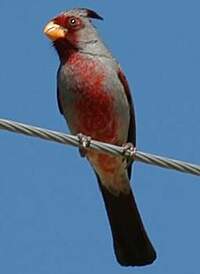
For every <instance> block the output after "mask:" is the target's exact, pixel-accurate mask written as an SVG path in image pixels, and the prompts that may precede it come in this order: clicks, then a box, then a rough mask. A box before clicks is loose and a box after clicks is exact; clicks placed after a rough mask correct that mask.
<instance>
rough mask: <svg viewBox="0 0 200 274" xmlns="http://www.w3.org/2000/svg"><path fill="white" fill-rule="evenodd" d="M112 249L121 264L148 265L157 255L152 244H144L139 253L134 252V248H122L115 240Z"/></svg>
mask: <svg viewBox="0 0 200 274" xmlns="http://www.w3.org/2000/svg"><path fill="white" fill-rule="evenodd" d="M114 250H115V255H116V258H117V261H118V263H119V264H120V265H122V266H145V265H149V264H152V263H153V262H154V261H155V259H156V257H157V256H156V252H155V250H154V248H153V246H148V247H145V246H144V249H143V251H140V252H139V254H136V253H135V252H134V251H135V250H131V248H130V249H126V250H124V248H123V247H122V246H120V244H118V243H117V242H116V241H115V242H114Z"/></svg>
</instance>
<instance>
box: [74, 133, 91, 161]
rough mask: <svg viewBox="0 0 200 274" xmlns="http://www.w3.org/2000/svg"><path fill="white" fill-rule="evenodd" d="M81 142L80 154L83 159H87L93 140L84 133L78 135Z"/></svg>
mask: <svg viewBox="0 0 200 274" xmlns="http://www.w3.org/2000/svg"><path fill="white" fill-rule="evenodd" d="M77 137H78V140H79V153H80V155H81V157H85V155H86V150H87V148H89V147H90V144H91V140H92V138H91V137H90V136H86V135H84V134H82V133H78V134H77Z"/></svg>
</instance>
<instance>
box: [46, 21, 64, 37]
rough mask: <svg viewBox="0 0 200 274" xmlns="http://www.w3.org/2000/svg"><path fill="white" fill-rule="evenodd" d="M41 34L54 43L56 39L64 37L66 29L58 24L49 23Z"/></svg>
mask: <svg viewBox="0 0 200 274" xmlns="http://www.w3.org/2000/svg"><path fill="white" fill-rule="evenodd" d="M43 32H44V34H45V35H46V36H47V37H48V38H49V39H50V40H51V41H56V40H57V39H59V38H64V37H65V36H66V33H67V29H64V28H62V27H61V26H59V25H58V24H55V23H54V22H52V21H50V22H49V23H48V24H47V25H46V26H45V27H44V31H43Z"/></svg>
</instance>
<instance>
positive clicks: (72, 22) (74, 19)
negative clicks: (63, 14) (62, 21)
mask: <svg viewBox="0 0 200 274" xmlns="http://www.w3.org/2000/svg"><path fill="white" fill-rule="evenodd" d="M69 24H70V25H71V26H73V27H74V26H76V25H77V24H78V20H77V19H76V18H75V17H72V18H70V19H69Z"/></svg>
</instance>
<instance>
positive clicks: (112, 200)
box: [97, 176, 156, 266]
mask: <svg viewBox="0 0 200 274" xmlns="http://www.w3.org/2000/svg"><path fill="white" fill-rule="evenodd" d="M97 178H98V182H99V187H100V189H101V192H102V194H103V199H104V203H105V207H106V210H107V214H108V218H109V221H110V226H111V231H112V236H113V244H114V250H115V255H116V258H117V261H118V262H119V263H120V264H121V265H123V266H142V265H147V264H151V263H152V262H153V261H154V260H155V259H156V252H155V250H154V248H153V246H152V244H151V242H150V241H149V239H148V236H147V233H146V231H145V229H144V226H143V224H142V220H141V217H140V214H139V211H138V209H137V205H136V202H135V199H134V196H133V193H132V191H130V193H129V194H124V193H121V194H120V195H118V196H116V195H113V194H112V193H110V192H109V191H108V190H107V189H106V188H105V187H104V186H103V185H102V183H101V182H100V179H99V177H98V176H97Z"/></svg>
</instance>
